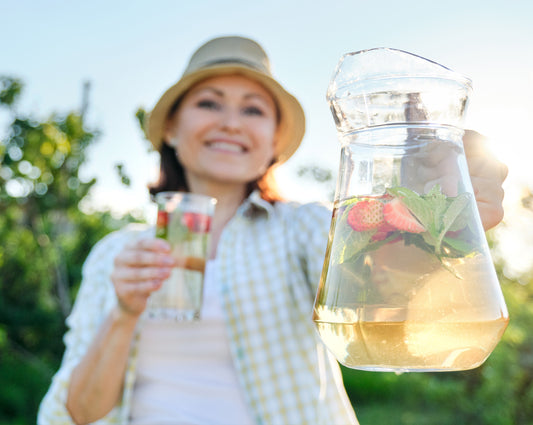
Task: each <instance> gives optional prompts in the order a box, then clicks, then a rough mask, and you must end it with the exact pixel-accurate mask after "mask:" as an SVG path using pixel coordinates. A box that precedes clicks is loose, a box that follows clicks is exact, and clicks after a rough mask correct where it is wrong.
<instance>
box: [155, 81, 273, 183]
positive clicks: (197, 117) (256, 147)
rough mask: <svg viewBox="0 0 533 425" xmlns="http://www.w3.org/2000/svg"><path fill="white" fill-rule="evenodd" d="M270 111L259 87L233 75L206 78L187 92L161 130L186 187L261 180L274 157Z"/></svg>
mask: <svg viewBox="0 0 533 425" xmlns="http://www.w3.org/2000/svg"><path fill="white" fill-rule="evenodd" d="M276 111H277V110H276V105H275V102H274V99H273V98H272V96H271V95H270V93H269V92H268V91H267V90H266V89H265V88H263V86H261V85H260V84H259V83H257V82H255V81H253V80H250V79H248V78H246V77H243V76H239V75H228V76H220V77H213V78H209V79H207V80H204V81H202V82H200V83H199V84H197V85H195V86H194V87H193V88H192V89H191V90H189V91H188V92H187V94H186V95H185V96H184V97H183V99H182V100H181V103H180V106H179V108H178V109H177V111H176V112H175V113H174V115H173V116H172V117H170V119H169V121H168V126H167V129H166V132H165V136H166V137H165V138H166V140H167V141H168V143H169V144H170V145H171V146H172V147H174V148H175V149H176V152H177V155H178V157H179V160H180V162H181V164H182V165H183V167H184V169H185V174H186V176H187V182H188V184H189V186H190V187H191V188H194V187H201V186H202V185H206V184H210V183H217V184H220V183H227V184H238V185H242V186H245V185H246V184H247V183H249V182H251V181H254V180H256V179H257V178H259V177H260V176H262V175H263V174H264V173H265V171H266V170H267V168H268V166H269V165H270V163H271V162H272V159H273V158H274V148H275V142H276V130H277V119H276V116H277V113H276Z"/></svg>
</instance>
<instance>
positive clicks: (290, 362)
mask: <svg viewBox="0 0 533 425" xmlns="http://www.w3.org/2000/svg"><path fill="white" fill-rule="evenodd" d="M330 219H331V212H330V210H329V209H327V208H326V207H324V206H322V205H319V204H306V205H299V204H295V203H282V202H278V203H276V204H274V205H271V204H269V203H267V202H265V201H264V200H262V199H261V198H260V197H259V196H258V194H257V193H253V194H252V195H251V196H250V198H249V199H247V200H246V201H245V202H244V203H243V205H241V207H240V208H239V210H238V211H237V214H236V215H235V216H234V217H233V219H232V220H231V221H230V222H229V223H228V225H227V226H226V228H225V229H224V231H223V233H222V235H221V238H220V241H219V245H218V247H217V258H218V261H217V266H218V268H219V269H218V270H217V272H216V273H217V274H216V275H217V276H218V277H219V290H220V298H221V300H222V306H223V309H224V312H225V319H226V324H227V332H228V336H229V339H230V346H231V352H232V355H233V359H234V365H235V367H236V370H237V373H238V376H239V380H240V383H241V385H242V387H243V392H244V394H245V397H246V400H247V403H248V405H249V408H250V411H251V412H252V416H253V417H254V418H255V420H256V422H257V424H260V425H276V424H279V425H293V424H294V425H303V424H313V425H318V424H324V425H326V424H327V425H332V424H339V425H348V424H357V420H356V418H355V414H354V413H353V410H352V408H351V405H350V402H349V400H348V397H347V396H346V393H345V391H344V386H343V384H342V377H341V374H340V370H339V367H338V364H337V362H336V361H335V359H334V358H333V357H332V356H331V355H330V354H329V352H328V351H327V350H326V349H325V348H324V346H323V345H322V344H321V342H320V341H319V339H318V337H317V333H316V331H315V329H314V325H313V323H312V321H311V312H312V305H313V301H314V296H315V293H316V288H317V285H318V281H319V278H320V273H321V269H322V264H323V260H324V251H325V245H326V242H327V232H328V228H329V223H330ZM147 232H153V231H152V230H148V231H147V230H146V229H144V230H143V229H139V228H138V227H137V228H133V227H132V226H129V227H128V228H126V229H124V230H121V231H118V232H115V233H112V234H111V235H109V236H107V237H106V238H104V239H103V240H102V241H101V242H99V243H98V244H97V245H96V246H95V248H94V249H93V251H92V252H91V254H90V255H89V257H88V258H87V261H86V263H85V265H84V271H83V282H82V285H81V288H80V291H79V294H78V297H77V300H76V304H75V306H74V309H73V311H72V314H71V315H70V316H69V318H68V319H67V324H68V326H69V331H68V332H67V333H66V335H65V344H66V351H65V355H64V358H63V362H62V365H61V368H60V369H59V371H58V372H57V374H56V375H55V377H54V379H53V381H52V385H51V387H50V389H49V391H48V393H47V395H46V396H45V398H44V400H43V402H42V404H41V407H40V410H39V418H38V423H39V424H41V425H45V424H54V425H56V424H57V425H62V424H69V425H70V424H72V423H73V422H72V421H71V419H70V416H69V415H68V412H67V411H66V409H65V401H66V394H67V389H68V384H69V379H70V374H71V371H72V369H73V368H74V367H75V366H76V365H77V364H78V362H79V361H80V359H81V358H82V357H83V355H84V354H85V352H86V351H87V348H88V346H89V345H90V343H91V342H92V340H93V338H94V337H95V334H96V332H97V331H98V329H99V326H100V325H101V323H102V321H103V320H104V319H105V317H106V315H107V314H108V312H109V311H110V310H111V308H113V306H114V305H115V303H116V296H115V293H114V290H113V285H112V284H111V282H110V279H109V276H110V273H111V270H112V267H113V258H114V257H115V255H116V254H117V253H118V252H119V251H120V250H121V249H122V247H123V246H124V244H125V243H127V242H128V241H131V240H133V239H135V238H140V237H143V236H146V235H147ZM148 234H150V233H148ZM136 358H137V356H136V343H135V341H134V343H133V344H132V350H131V355H130V359H129V365H128V370H127V372H126V377H125V386H124V388H125V390H124V394H123V398H122V402H121V403H120V405H118V406H116V407H115V409H113V410H112V411H111V412H110V413H109V414H108V415H107V416H106V417H105V418H104V419H102V420H101V421H98V422H96V423H98V424H126V423H128V419H127V418H128V414H129V410H130V401H131V394H132V391H133V388H134V382H135V367H136Z"/></svg>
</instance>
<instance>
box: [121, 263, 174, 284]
mask: <svg viewBox="0 0 533 425" xmlns="http://www.w3.org/2000/svg"><path fill="white" fill-rule="evenodd" d="M171 272H172V268H170V267H117V268H116V269H115V270H113V272H112V274H111V279H112V280H113V281H116V282H142V281H148V280H165V279H167V278H168V277H169V276H170V273H171Z"/></svg>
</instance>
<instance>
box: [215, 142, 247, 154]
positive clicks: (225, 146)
mask: <svg viewBox="0 0 533 425" xmlns="http://www.w3.org/2000/svg"><path fill="white" fill-rule="evenodd" d="M209 146H211V147H212V148H216V149H222V150H225V151H231V152H244V148H243V147H242V146H240V145H236V144H234V143H226V142H211V143H210V144H209Z"/></svg>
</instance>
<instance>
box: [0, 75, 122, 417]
mask: <svg viewBox="0 0 533 425" xmlns="http://www.w3.org/2000/svg"><path fill="white" fill-rule="evenodd" d="M21 91H22V83H21V82H20V81H19V80H17V79H14V78H8V77H0V112H1V113H2V114H5V116H6V117H7V121H8V127H7V131H6V135H5V137H3V138H2V139H1V140H0V241H1V244H0V376H1V377H2V385H0V423H2V424H17V423H21V424H22V423H35V414H36V410H37V407H38V405H39V403H40V400H41V399H42V397H43V395H44V392H45V391H46V389H47V388H48V386H49V384H50V379H51V376H52V374H53V373H54V372H55V370H56V369H57V368H58V366H59V362H60V359H61V357H62V353H63V350H64V346H63V344H62V335H63V333H64V331H65V325H64V320H65V318H66V316H67V315H68V314H69V312H70V309H71V306H72V302H73V299H74V297H75V294H76V292H77V289H78V287H79V283H80V280H81V266H82V264H83V261H84V259H85V257H86V256H87V254H88V252H89V249H90V248H91V246H92V245H93V244H94V243H95V242H96V241H97V240H98V239H100V238H101V237H103V236H104V235H105V234H106V233H108V232H109V231H111V230H113V229H115V228H116V227H117V226H118V225H119V223H118V222H117V221H115V220H114V219H113V218H112V217H111V215H110V214H109V213H105V212H104V213H93V214H84V213H83V212H81V211H80V210H79V203H80V201H81V200H83V199H84V198H85V197H86V196H87V194H88V193H89V190H90V189H91V187H92V186H93V185H94V184H95V180H94V179H93V180H90V181H83V180H81V179H80V177H79V169H80V166H81V165H82V164H83V163H84V162H85V160H86V150H87V148H88V147H89V146H90V145H91V143H93V142H94V141H95V139H96V136H97V132H95V131H91V130H88V129H87V128H86V127H85V126H84V122H83V119H82V116H81V115H80V114H79V113H76V112H70V113H68V114H65V115H62V116H60V115H52V116H51V117H49V118H48V119H46V120H42V121H40V120H38V119H35V118H34V117H25V116H21V115H19V114H17V113H16V112H15V109H14V105H15V104H16V101H17V99H18V97H19V95H20V93H21ZM121 171H122V170H121Z"/></svg>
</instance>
